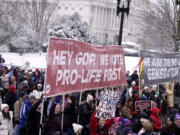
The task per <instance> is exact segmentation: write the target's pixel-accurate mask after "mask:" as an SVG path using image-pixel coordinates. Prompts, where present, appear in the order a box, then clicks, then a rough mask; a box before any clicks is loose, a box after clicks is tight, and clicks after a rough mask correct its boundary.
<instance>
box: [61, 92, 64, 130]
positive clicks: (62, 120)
mask: <svg viewBox="0 0 180 135" xmlns="http://www.w3.org/2000/svg"><path fill="white" fill-rule="evenodd" d="M64 100H65V94H63V101H62V108H63V112H62V117H61V118H62V119H61V129H62V132H63V123H64V110H65V108H64Z"/></svg>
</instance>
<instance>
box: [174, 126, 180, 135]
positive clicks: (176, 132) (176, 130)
mask: <svg viewBox="0 0 180 135" xmlns="http://www.w3.org/2000/svg"><path fill="white" fill-rule="evenodd" d="M174 131H175V134H174V135H179V133H180V128H178V127H177V126H175V129H174Z"/></svg>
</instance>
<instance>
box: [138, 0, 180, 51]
mask: <svg viewBox="0 0 180 135" xmlns="http://www.w3.org/2000/svg"><path fill="white" fill-rule="evenodd" d="M179 17H180V11H179V9H178V6H177V4H176V0H157V3H156V4H152V5H151V8H150V10H149V11H145V12H144V20H145V22H146V24H147V27H146V28H145V29H143V35H144V36H143V37H142V38H140V39H139V41H141V42H142V44H143V45H144V44H145V45H146V46H150V47H149V48H156V49H160V50H161V51H179V40H180V30H179V29H180V27H179V26H180V23H178V22H179Z"/></svg>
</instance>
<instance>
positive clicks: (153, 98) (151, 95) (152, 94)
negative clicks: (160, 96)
mask: <svg viewBox="0 0 180 135" xmlns="http://www.w3.org/2000/svg"><path fill="white" fill-rule="evenodd" d="M149 99H150V100H152V101H154V102H156V97H155V92H154V91H152V92H150V94H149Z"/></svg>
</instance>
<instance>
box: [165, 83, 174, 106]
mask: <svg viewBox="0 0 180 135" xmlns="http://www.w3.org/2000/svg"><path fill="white" fill-rule="evenodd" d="M166 95H167V96H168V99H167V101H168V105H169V107H174V83H168V84H167V85H166Z"/></svg>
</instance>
